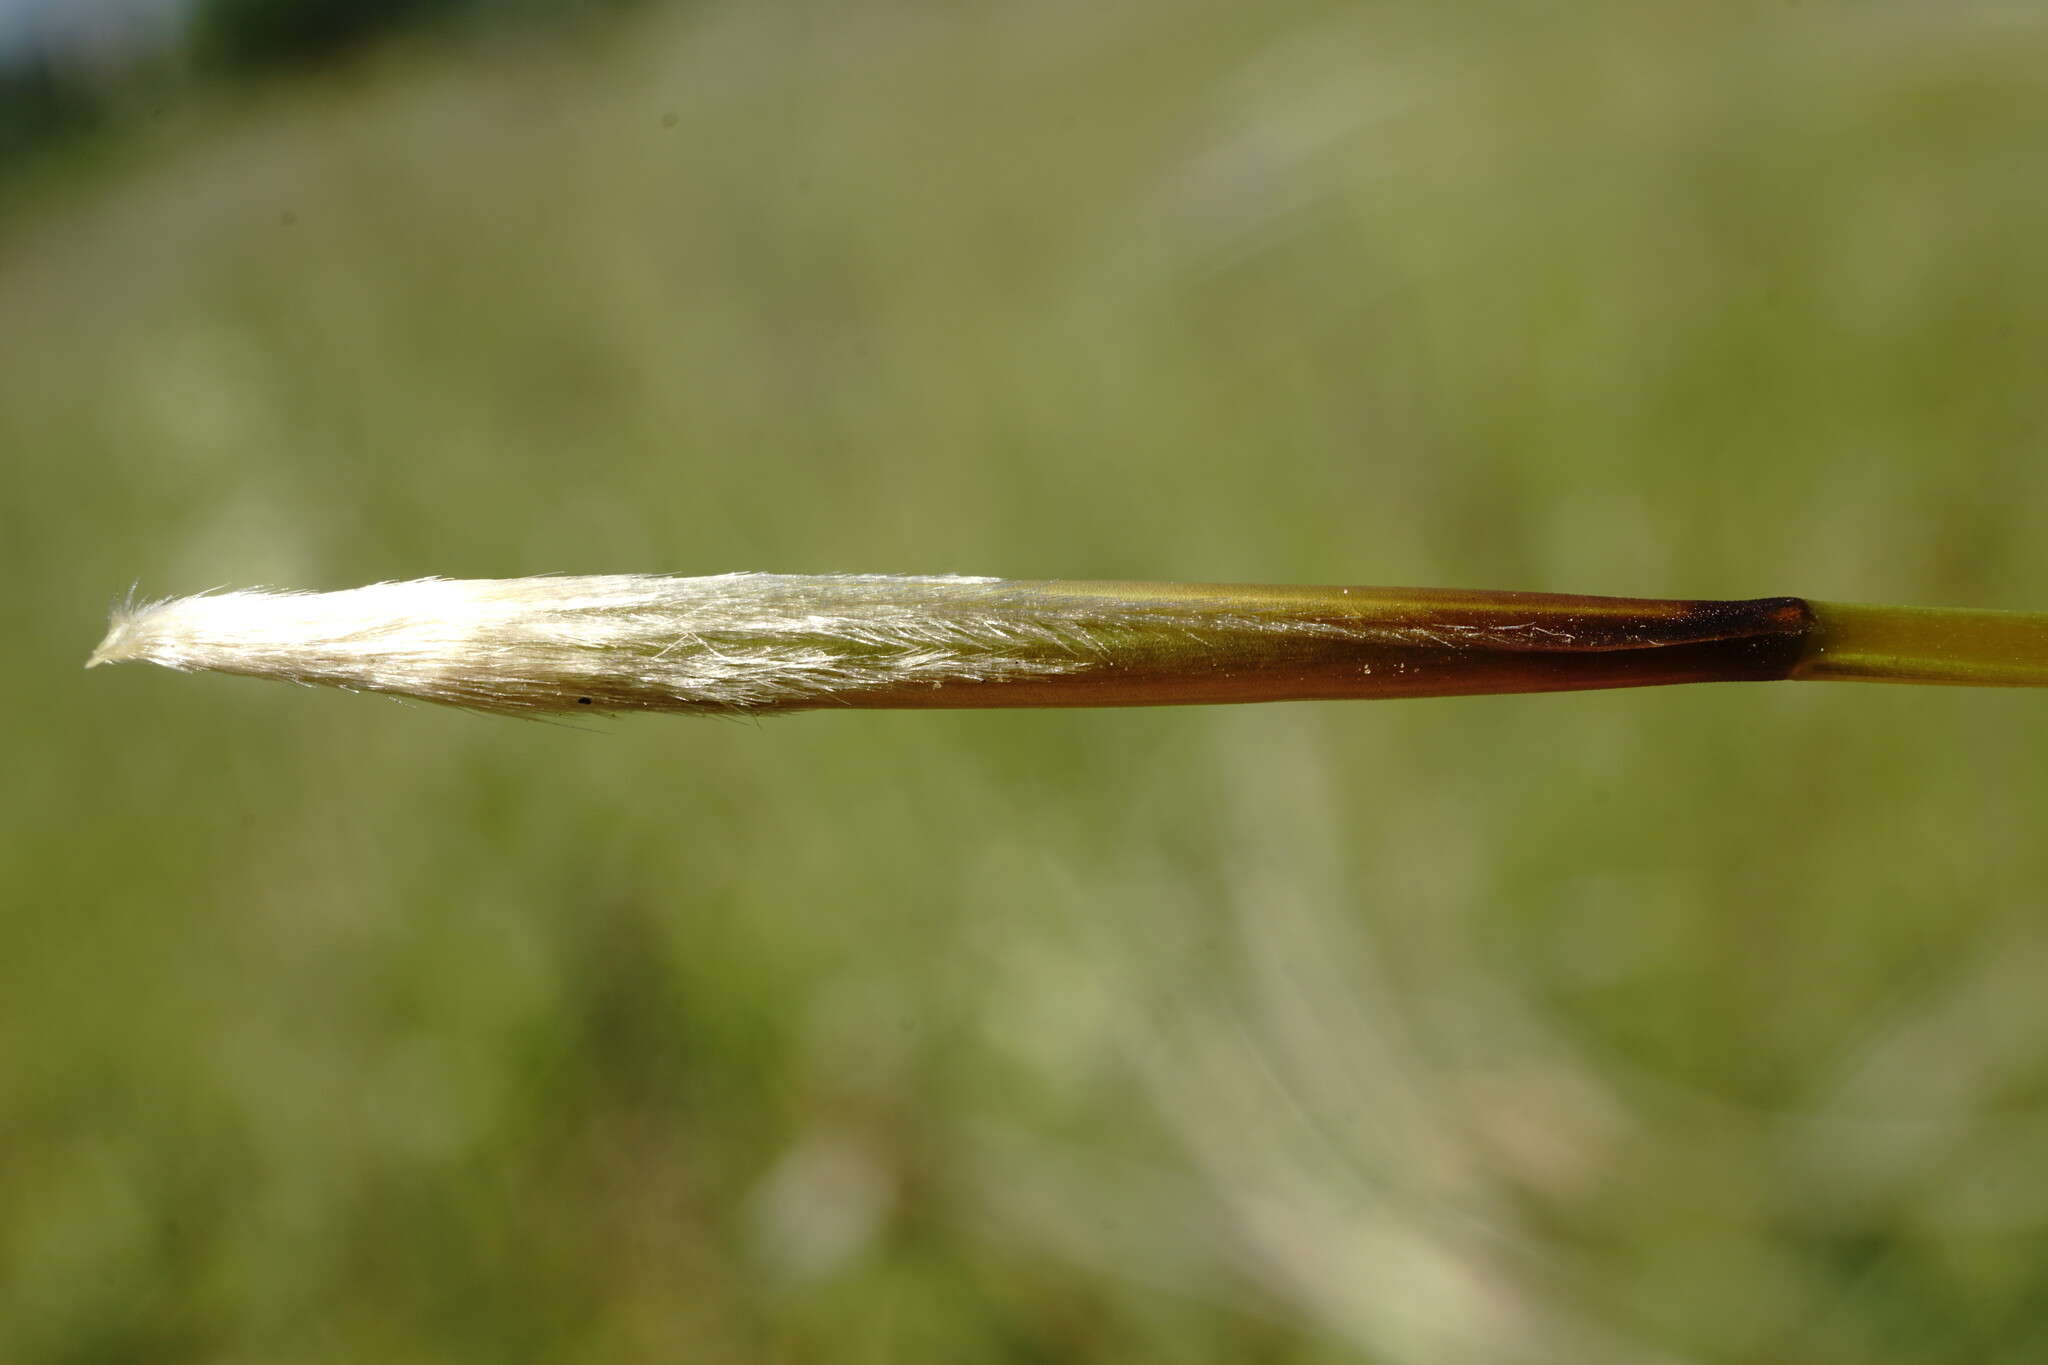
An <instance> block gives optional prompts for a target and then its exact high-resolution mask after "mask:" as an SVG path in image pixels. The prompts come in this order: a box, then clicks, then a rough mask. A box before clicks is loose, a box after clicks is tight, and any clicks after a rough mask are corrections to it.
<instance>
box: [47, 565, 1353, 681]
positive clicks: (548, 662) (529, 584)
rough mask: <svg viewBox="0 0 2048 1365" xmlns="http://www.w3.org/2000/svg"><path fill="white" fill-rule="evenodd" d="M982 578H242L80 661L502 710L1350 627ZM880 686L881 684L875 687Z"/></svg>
mask: <svg viewBox="0 0 2048 1365" xmlns="http://www.w3.org/2000/svg"><path fill="white" fill-rule="evenodd" d="M1053 586H1054V585H1048V584H1042V583H1019V582H1012V581H1009V580H1004V579H995V578H965V577H952V576H937V577H908V576H902V577H899V576H888V575H872V574H830V575H785V574H763V573H735V574H721V575H716V576H712V577H703V578H675V577H666V576H662V575H652V574H619V575H602V576H582V577H573V576H561V577H555V576H544V577H535V578H510V579H436V578H428V579H419V580H415V581H412V582H403V583H379V584H375V585H373V586H370V587H365V588H354V589H350V590H347V591H343V592H324V593H312V592H273V591H267V590H244V591H233V592H212V593H204V594H201V595H199V596H196V597H178V598H170V599H166V600H162V601H154V602H143V603H130V604H127V605H124V606H121V607H119V608H117V609H116V611H115V612H114V616H113V621H112V625H111V628H110V629H109V630H108V632H107V637H106V639H105V640H104V641H103V642H102V643H101V644H100V646H99V648H98V649H97V650H96V651H94V653H93V655H92V657H91V659H90V660H89V662H88V664H87V666H88V667H91V666H93V665H97V664H103V663H120V662H124V661H129V660H140V661H144V662H148V663H154V664H160V665H162V666H164V667H166V668H174V669H179V670H185V671H193V670H210V671H213V672H218V673H238V674H244V675H248V676H252V677H260V678H276V679H280V680H283V681H287V682H296V683H305V684H324V685H327V686H332V687H340V688H346V689H349V690H352V691H362V692H383V693H388V694H391V695H394V696H400V697H412V698H417V699H419V700H422V701H430V702H438V703H443V704H446V705H451V706H459V707H465V708H468V709H472V710H477V711H489V712H499V713H505V714H513V715H535V714H547V713H578V712H585V713H587V712H591V711H680V712H701V713H709V714H720V713H724V714H743V713H755V712H764V711H781V710H801V709H806V708H814V707H824V706H834V705H875V704H899V705H914V704H917V702H916V701H915V700H914V698H916V697H918V696H921V695H924V694H925V693H926V692H927V691H930V692H936V691H937V690H938V689H940V688H945V687H949V686H952V685H956V684H987V683H1001V682H1018V681H1023V680H1031V679H1052V678H1058V677H1063V676H1068V675H1073V674H1077V673H1083V672H1087V671H1089V670H1091V669H1097V668H1102V667H1105V666H1107V665H1110V664H1112V663H1113V662H1114V661H1115V660H1116V659H1117V657H1118V649H1119V647H1120V645H1121V644H1124V643H1127V642H1128V641H1129V639H1130V638H1132V637H1133V636H1134V635H1136V634H1141V633H1156V632H1158V631H1159V630H1161V628H1162V627H1163V628H1164V629H1166V630H1167V631H1169V632H1172V633H1174V634H1177V635H1179V636H1180V638H1182V639H1183V640H1185V639H1186V638H1188V636H1189V635H1190V634H1193V633H1200V632H1209V631H1215V630H1217V629H1219V627H1220V628H1225V629H1228V628H1230V627H1233V626H1234V627H1244V628H1248V629H1251V630H1253V631H1254V632H1270V633H1272V634H1275V635H1279V634H1290V635H1301V634H1304V633H1306V634H1312V635H1322V634H1331V633H1335V634H1345V633H1349V632H1345V631H1341V630H1335V629H1333V628H1329V627H1318V626H1314V625H1308V624H1301V623H1282V622H1277V621H1272V622H1252V621H1246V620H1241V619H1235V618H1219V616H1218V615H1217V613H1216V612H1215V610H1214V609H1213V608H1211V609H1208V610H1206V611H1204V610H1200V609H1197V608H1196V607H1195V606H1194V605H1193V604H1189V605H1188V606H1186V607H1182V608H1176V607H1175V606H1173V605H1171V604H1165V605H1162V604H1160V603H1157V602H1154V603H1143V604H1141V603H1134V602H1119V601H1118V600H1117V599H1116V598H1114V597H1106V596H1100V595H1093V596H1091V595H1079V596H1075V595H1064V594H1060V593H1058V592H1050V593H1049V592H1047V591H1046V589H1048V588H1050V587H1053ZM877 698H888V699H890V700H887V701H883V702H879V703H878V702H877V700H876V699H877Z"/></svg>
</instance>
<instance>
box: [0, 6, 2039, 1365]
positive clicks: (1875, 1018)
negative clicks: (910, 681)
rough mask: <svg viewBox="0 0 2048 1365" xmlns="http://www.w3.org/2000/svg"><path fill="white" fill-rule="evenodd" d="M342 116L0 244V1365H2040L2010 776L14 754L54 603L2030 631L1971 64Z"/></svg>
mask: <svg viewBox="0 0 2048 1365" xmlns="http://www.w3.org/2000/svg"><path fill="white" fill-rule="evenodd" d="M218 8H232V6H223V7H218ZM243 8H244V9H247V8H249V7H248V6H247V5H244V6H243ZM587 8H589V9H592V10H593V11H594V10H596V9H600V8H603V7H587ZM357 37H360V35H357ZM351 43H352V44H353V45H352V46H348V47H346V49H345V50H343V51H340V52H338V53H336V52H329V51H327V50H325V49H322V50H320V51H319V52H318V53H316V54H314V57H315V58H316V59H309V60H304V61H300V60H297V59H294V60H293V62H291V63H290V64H288V74H279V71H278V69H276V68H273V67H268V66H264V65H263V64H262V63H256V64H255V65H256V67H258V68H259V71H258V74H257V75H255V76H247V75H244V76H240V77H236V78H235V79H232V80H226V81H223V80H217V79H212V78H209V77H207V76H205V74H204V68H203V63H202V64H201V66H200V67H197V68H191V69H192V70H197V71H199V74H196V75H194V74H189V72H188V74H186V75H180V76H177V77H176V78H175V79H172V78H171V77H167V76H164V75H163V71H164V70H165V69H168V68H165V67H163V66H161V65H160V66H159V67H157V68H155V70H156V72H157V74H156V75H154V76H151V77H149V78H147V81H146V82H145V86H146V88H147V89H148V90H149V91H151V92H152V93H150V94H147V95H133V94H130V95H128V96H124V97H123V99H125V101H126V102H125V103H124V102H123V100H122V99H117V100H115V101H114V102H113V104H112V105H110V106H109V107H110V108H113V109H114V112H113V113H110V114H108V115H107V116H106V117H105V118H103V119H100V120H98V121H96V122H95V123H94V125H93V127H92V128H91V129H88V130H86V131H84V132H79V133H75V134H73V135H72V136H70V137H67V138H63V139H60V140H57V141H50V140H47V139H46V140H41V141H37V142H36V144H35V146H36V148H37V150H36V152H35V154H34V156H33V157H32V158H31V157H28V156H27V155H26V154H24V155H23V158H22V160H21V161H19V162H18V163H17V166H16V168H15V169H16V171H17V173H16V174H14V175H12V176H10V177H7V178H6V180H5V183H4V186H0V458H4V465H0V477H4V479H5V486H4V488H0V569H4V572H5V574H6V576H7V580H8V584H9V589H8V591H7V592H6V594H5V595H4V598H0V612H4V613H5V616H4V621H5V629H6V634H7V638H8V640H9V641H10V650H9V657H10V659H11V661H12V662H11V666H10V667H9V668H7V669H6V670H5V671H4V674H0V687H4V688H5V689H6V702H7V714H9V715H10V716H11V717H13V721H12V725H11V733H12V736H13V738H12V739H11V740H10V741H9V743H8V745H7V754H6V777H5V779H4V781H0V802H4V807H0V815H4V818H5V820H6V826H7V829H8V832H9V837H8V838H7V839H6V840H5V842H4V843H0V898H4V913H0V1358H4V1359H6V1360H8V1361H20V1362H137V1361H149V1362H175V1361H205V1362H236V1363H241V1362H250V1363H253V1362H296V1361H321V1362H327V1361H362V1360H375V1361H380V1362H415V1361H417V1362H445V1361H471V1360H474V1361H548V1362H557V1361H560V1362H597V1361H605V1362H611V1361H625V1360H666V1361H690V1362H699V1361H702V1362H725V1361H733V1362H754V1361H813V1360H816V1361H833V1362H863V1361H874V1362H884V1361H889V1362H894V1361H904V1360H935V1361H937V1360H943V1361H961V1362H972V1361H1017V1362H1034V1361H1044V1362H1051V1361H1061V1362H1064V1361H1118V1362H1124V1361H1162V1362H1164V1361H1172V1362H1183V1361H1185V1362H1238V1361H1269V1362H1325V1361H1354V1360H1362V1361H1387V1362H1453V1363H1454V1365H1455V1363H1456V1362H1493V1361H1525V1360H1526V1361H1558V1362H1598V1361H1645V1362H1681V1361H1699V1362H1758V1363H1759V1365H1761V1363H1762V1362H1782V1361H1794V1360H1796V1361H1802V1362H1816V1361H1819V1362H1833V1361H1840V1362H1876V1361H1916V1362H1919V1361H1954V1362H1971V1363H1972V1365H1977V1363H1980V1362H2023V1361H2033V1360H2038V1359H2041V1358H2043V1357H2044V1355H2048V1159H2044V1153H2048V1108H2044V1107H2043V1100H2044V1098H2048V1045H2044V1044H2048V919H2044V916H2043V913H2042V912H2043V902H2044V886H2048V844H2044V841H2043V840H2042V838H2041V820H2042V815H2043V812H2044V811H2048V772H2044V769H2043V764H2042V762H2041V759H2042V754H2043V742H2042V736H2043V734H2044V726H2048V710H2044V707H2048V701H2044V699H2043V697H2042V696H2040V695H2039V694H2030V693H2025V692H2013V693H1999V692H1970V691H1962V690H1941V689H1904V688H1900V689H1887V688H1882V687H1856V686H1835V687H1820V686H1800V685H1790V684H1786V685H1775V686H1744V687H1699V688H1678V689H1669V690H1661V691H1648V692H1641V693H1613V694H1581V695H1561V696H1536V697H1504V698H1481V699H1473V700H1452V701H1424V702H1402V703H1380V704H1369V703H1358V704H1331V705H1287V706H1273V707H1253V708H1243V709H1228V708H1215V709H1188V710H1182V711H1171V710H1169V711H1139V712H1076V713H1001V712H992V713H980V714H975V713H952V714H948V713H933V714H901V715H898V714H887V713H876V714H867V713H855V714H814V715H805V716H798V717H793V718H788V719H782V720H775V721H772V722H766V723H762V724H759V725H753V724H726V723H717V722H693V721H686V720H662V719H649V720H640V721H618V722H613V723H607V724H589V725H582V726H575V727H568V726H550V725H540V724H518V723H513V722H508V721H502V720H486V719H478V718H474V717H470V716H465V715H462V714H459V713H454V712H446V711H440V710H435V709H432V708H420V707H406V706H402V705H398V704H394V703H391V702H388V701H384V700H380V699H374V698H364V697H353V696H347V695H341V694H329V693H325V692H309V691H299V690H295V689H291V688H284V687H277V686H265V685H263V684H259V683H253V682H248V681H244V680H239V679H228V678H219V677H183V676H177V675H173V674H169V673H165V672H162V671H160V670H154V669H146V668H140V667H135V668H123V669H114V670H100V671H96V672H94V673H92V674H90V675H86V674H82V673H80V672H79V671H78V670H79V665H80V664H81V663H82V662H83V660H84V658H85V655H86V653H87V652H88V651H89V650H90V648H91V647H92V645H93V644H94V642H95V641H96V640H97V639H98V637H99V634H100V630H101V628H102V622H103V619H104V613H105V609H106V607H107V605H108V603H109V601H110V599H112V598H115V597H117V596H119V595H120V594H122V593H124V592H125V591H126V590H127V589H128V587H129V585H130V584H131V583H135V582H137V581H138V580H139V582H140V584H141V588H142V590H143V591H144V592H145V593H171V592H190V591H197V590H200V589H204V588H208V587H212V586H216V585H256V584H267V585H273V586H292V587H330V588H331V587H346V586H353V585H356V584H359V583H364V582H369V581H373V580H379V579H394V578H405V577H413V576H420V575H428V574H439V575H448V576H500V575H515V574H530V573H538V572H545V571H557V570H559V571H570V572H579V573H582V572H588V573H596V572H611V571H661V570H668V571H675V572H682V573H710V572H721V571H726V570H732V569H768V570H778V571H785V572H806V571H833V570H846V571H854V570H858V571H901V572H946V571H958V572H967V573H988V574H1005V575H1018V576H1027V577H1062V576H1065V577H1130V578H1163V579H1211V580H1253V581H1274V582H1330V583H1344V582H1350V583H1392V584H1438V585H1447V586H1480V587H1516V588H1527V589H1548V590H1559V591H1574V592H1596V593H1600V592H1605V593H1631V594H1643V595H1673V596H1694V595H1697V596H1731V597H1732V596H1747V595H1755V594H1765V593H1781V592H1789V593H1804V594H1808V595H1812V596H1815V597H1821V598H1830V599H1838V600H1874V601H1900V602H1927V603H1953V604H1970V605H1979V606H1994V607H1995V606H2007V607H2033V608H2041V607H2048V539H2044V537H2043V535H2042V533H2041V527H2042V524H2043V523H2042V509H2043V508H2044V507H2048V463H2044V461H2043V459H2042V454H2043V448H2044V447H2043V436H2044V430H2043V428H2044V412H2048V403H2044V392H2048V390H2044V385H2043V379H2044V370H2043V360H2044V356H2048V264H2044V262H2048V248H2044V244H2048V175H2044V173H2043V160H2042V158H2043V149H2044V146H2048V84H2044V82H2043V81H2042V78H2041V73H2042V71H2043V70H2044V68H2048V12H2043V11H2040V10H2038V9H2035V8H2033V7H2027V6H2018V7H2015V6H2002V5H1994V4H1986V3H1971V2H1965V3H1956V4H1947V5H1934V4H1913V3H1893V4H1876V5H1868V4H1856V5H1848V4H1833V3H1819V2H1817V0H1809V3H1806V4H1783V3H1770V4H1749V3H1737V4H1727V5H1712V6H1707V5H1681V4H1656V3H1653V4H1640V3H1625V4H1623V3H1617V4H1614V5H1611V6H1610V5H1603V4H1597V3H1589V4H1580V5H1577V6H1568V7H1563V8H1561V9H1559V8H1552V7H1547V6H1539V7H1523V6H1518V5H1514V4H1509V3H1505V2H1504V0H1503V2H1502V3H1483V2H1482V3H1472V4H1462V5H1449V6H1440V7H1432V6H1419V5H1414V4H1407V3H1379V4H1367V5H1335V4H1320V3H1307V2H1305V0H1303V2H1297V0H1279V3H1271V4H1264V5H1256V6H1253V5H1243V4H1235V3H1227V2H1226V0H1214V2H1213V3H1206V2H1198V3H1187V2H1185V0H1183V2H1182V3H1172V4H1166V3H1155V2H1154V0H1132V2H1130V3H1120V4H1115V5H1107V6H1105V5H1100V4H1095V3H1084V2H1083V0H1042V2H1041V3H1033V4H1014V5H1000V4H991V3H979V2H977V0H970V2H969V3H952V4H939V3H910V2H908V0H906V2H905V3H888V2H886V0H877V2H874V3H861V4H843V3H841V4H834V3H825V2H824V0H816V2H814V3H807V2H806V0H757V2H756V3H745V4H743V3H739V2H738V0H702V3H697V4H692V5H687V6H679V7H678V6H663V5H646V6H639V7H634V8H630V9H624V10H619V11H611V10H606V11H605V12H604V13H585V14H581V15H580V16H579V17H577V18H576V19H574V21H573V22H569V23H567V24H559V23H556V24H531V23H526V24H521V25H518V26H513V27H493V26H490V25H483V26H481V27H479V26H477V25H474V24H468V25H432V26H429V27H427V28H425V29H420V28H414V29H411V30H407V31H405V32H403V33H400V34H399V35H397V36H395V37H392V36H385V37H382V38H376V39H374V40H369V41H363V42H358V41H356V39H355V38H351ZM162 60H164V61H167V62H169V63H170V65H171V66H172V67H177V64H178V63H179V62H182V61H185V60H186V59H185V58H183V57H173V58H165V59H162ZM178 69H179V70H185V69H186V68H182V67H180V68H178ZM265 73H267V74H265ZM120 88H121V89H124V90H130V91H133V90H136V89H143V88H145V87H144V86H122V87H120ZM164 90H169V91H171V92H172V93H171V94H169V95H165V96H163V97H162V98H161V99H159V98H158V94H157V93H155V92H161V91H164ZM31 162H32V163H33V164H30V163H31Z"/></svg>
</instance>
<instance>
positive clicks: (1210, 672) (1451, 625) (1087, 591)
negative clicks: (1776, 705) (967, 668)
mask: <svg viewBox="0 0 2048 1365" xmlns="http://www.w3.org/2000/svg"><path fill="white" fill-rule="evenodd" d="M987 605H988V609H989V611H990V613H991V617H992V618H993V617H999V616H1001V615H1003V614H1005V613H1008V612H1015V613H1016V614H1017V617H1018V618H1019V619H1030V620H1033V621H1047V620H1055V621H1056V620H1076V621H1081V620H1086V621H1088V622H1089V626H1088V630H1089V635H1090V637H1091V638H1092V639H1093V640H1094V641H1095V643H1096V646H1097V647H1096V649H1095V651H1094V652H1095V653H1096V656H1097V657H1096V658H1095V659H1094V660H1093V661H1092V662H1090V663H1089V664H1088V666H1086V667H1085V668H1081V669H1077V670H1076V671H1073V672H1069V673H1064V674H1058V675H1053V676H1043V677H1026V678H1006V679H993V680H957V681H947V682H944V683H941V684H937V685H920V686H917V687H914V688H905V687H890V688H885V689H881V690H876V691H871V692H864V693H854V694H850V695H841V696H840V697H838V698H836V699H835V700H836V701H837V702H838V703H839V704H843V705H847V706H853V707H904V706H917V707H1012V706H1025V707H1054V706H1179V705H1189V704H1201V703H1217V702H1256V701H1314V700H1337V699H1344V698H1369V697H1449V696H1471V695H1476V694H1483V693H1502V692H1563V691H1579V690H1591V689H1598V688H1616V687H1651V686H1659V685H1665V684H1672V683H1695V682H1738V681H1766V680H1772V679H1782V678H1787V677H1790V676H1792V675H1793V672H1794V670H1795V668H1796V667H1797V666H1798V665H1799V663H1800V661H1801V658H1802V657H1803V655H1804V652H1805V650H1806V647H1807V642H1808V636H1809V633H1810V632H1811V630H1812V627H1813V621H1814V618H1813V613H1812V611H1811V609H1810V608H1809V606H1808V604H1807V603H1806V602H1805V601H1804V600H1803V599H1801V598H1797V597H1764V598H1755V599H1751V600H1745V601H1678V600H1664V599H1650V598H1631V597H1580V596H1573V595H1566V594H1557V593H1529V592H1489V591H1461V590H1456V589H1438V588H1365V587H1349V588H1346V587H1267V586H1257V585H1242V584H1177V583H1176V584H1159V583H1115V582H1099V583H1098V582H1042V583H1039V582H1025V581H1011V582H1006V583H1004V584H1003V585H1002V589H1001V591H1000V593H999V595H998V596H997V598H996V599H995V600H993V601H990V602H989V603H988V604H987Z"/></svg>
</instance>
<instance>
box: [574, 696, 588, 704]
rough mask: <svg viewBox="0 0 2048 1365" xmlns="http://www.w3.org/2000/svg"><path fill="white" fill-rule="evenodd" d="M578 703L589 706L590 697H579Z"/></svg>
mask: <svg viewBox="0 0 2048 1365" xmlns="http://www.w3.org/2000/svg"><path fill="white" fill-rule="evenodd" d="M576 704H577V705H578V706H588V705H590V698H588V697H578V698H577V699H576Z"/></svg>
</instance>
